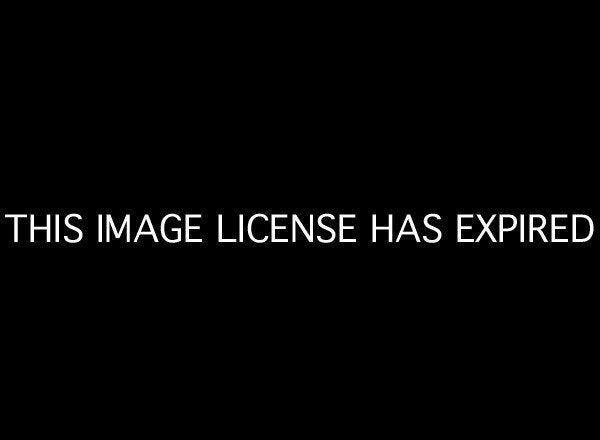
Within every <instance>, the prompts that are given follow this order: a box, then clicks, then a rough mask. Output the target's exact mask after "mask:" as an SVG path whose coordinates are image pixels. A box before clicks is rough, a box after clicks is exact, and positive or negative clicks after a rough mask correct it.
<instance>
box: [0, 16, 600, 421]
mask: <svg viewBox="0 0 600 440" xmlns="http://www.w3.org/2000/svg"><path fill="white" fill-rule="evenodd" d="M52 12H57V11H52ZM153 12H157V11H153ZM163 12H164V11H163ZM247 12H248V14H247V13H246V12H240V11H239V10H237V9H236V11H233V10H232V11H228V12H227V13H225V14H224V15H223V14H221V15H216V14H215V13H214V12H212V11H211V12H207V11H204V12H195V13H193V14H190V15H188V14H186V13H184V12H183V11H180V12H177V13H175V15H173V16H171V15H170V14H169V15H167V14H166V13H165V15H164V16H163V14H162V12H161V14H159V15H160V18H156V16H155V15H152V17H150V16H147V15H146V13H145V12H144V13H141V12H140V11H137V12H136V13H133V14H127V15H126V14H125V13H124V12H122V13H119V14H114V16H112V15H111V16H110V17H107V18H102V19H100V18H99V17H100V15H97V14H100V12H97V13H96V12H95V13H94V14H92V15H85V19H83V18H82V16H78V18H77V19H75V18H74V19H66V22H65V23H63V22H62V21H57V20H50V19H48V16H46V17H45V16H44V14H43V13H41V14H40V16H36V17H35V19H34V18H33V15H36V14H34V13H33V12H32V11H30V12H28V14H26V15H25V16H23V17H24V19H25V20H24V21H19V23H18V24H16V25H15V26H14V29H10V30H8V31H7V39H6V44H5V52H4V55H3V66H4V67H3V70H4V72H3V73H4V74H5V79H4V80H3V85H4V87H3V96H4V99H3V110H4V111H3V124H2V125H3V133H4V136H3V137H4V142H3V156H4V158H3V160H2V173H1V176H2V177H1V179H2V201H1V202H2V205H1V206H2V213H3V214H4V213H5V212H31V213H42V212H43V213H67V212H79V213H83V214H86V215H87V216H89V215H92V214H94V213H96V212H105V211H107V210H110V211H113V212H124V211H131V212H151V213H153V214H155V215H158V214H160V213H163V212H169V211H175V212H179V213H186V212H190V213H202V214H204V215H205V216H206V217H208V218H210V217H211V216H214V215H215V214H216V213H217V212H222V211H229V212H237V211H239V210H243V211H246V212H252V211H256V212H288V213H292V212H294V213H319V212H325V211H328V212H334V213H335V212H356V213H359V215H361V243H360V244H359V245H348V246H342V245H338V246H331V247H326V248H323V247H321V248H317V247H291V246H285V245H283V246H275V245H273V246H268V247H262V248H252V247H244V248H234V249H232V248H227V249H225V248H218V247H216V246H214V245H210V244H207V245H206V246H199V247H175V248H164V247H158V248H154V247H152V246H138V247H129V248H128V247H126V246H124V247H117V248H115V247H111V248H102V247H98V246H95V245H94V244H93V243H88V244H83V245H81V246H76V247H63V246H54V247H53V246H39V247H35V248H31V247H27V246H23V247H20V246H10V245H9V243H8V242H7V240H4V242H3V245H2V254H3V257H5V258H3V263H2V264H3V270H2V273H3V278H4V282H3V284H4V285H5V286H6V287H5V288H3V289H2V291H3V295H2V301H3V303H4V304H3V307H2V311H3V314H4V315H5V319H3V324H4V327H5V331H4V338H3V339H4V341H5V347H6V348H5V355H6V356H5V358H6V362H5V365H7V366H8V367H9V370H10V373H9V374H8V375H7V376H6V382H7V384H8V385H9V386H10V388H11V389H13V388H14V389H15V393H14V394H11V396H14V397H11V404H10V408H11V412H12V413H13V414H15V415H20V416H23V414H31V410H32V409H34V408H35V409H38V410H40V411H39V412H40V413H41V414H45V415H46V417H47V418H45V419H44V420H47V421H46V422H44V423H49V424H52V425H57V426H63V423H67V424H71V423H73V420H74V419H77V420H78V421H83V422H88V423H86V425H87V426H88V427H89V426H99V427H107V426H109V425H112V422H113V421H123V420H128V421H131V420H133V421H134V425H136V426H138V427H148V426H150V427H152V428H153V429H158V426H157V425H160V426H163V427H165V428H166V429H167V430H168V431H171V430H174V429H176V428H180V427H181V426H183V425H184V424H183V422H184V421H191V422H192V423H193V424H201V426H198V427H200V428H202V427H203V426H204V425H203V423H205V420H207V419H208V420H210V421H212V422H213V423H214V422H216V423H217V424H218V425H219V426H221V427H222V429H225V430H230V429H239V428H242V429H251V428H255V427H256V428H261V429H266V428H269V429H273V428H274V427H275V426H276V425H278V424H279V423H281V422H283V423H282V424H283V426H284V427H285V428H286V429H287V430H286V431H282V432H288V431H290V430H291V431H295V430H298V429H306V430H308V432H314V431H313V430H312V429H313V428H312V427H313V426H315V422H317V423H318V422H323V421H328V422H330V423H329V426H330V428H329V429H331V430H332V431H331V432H337V430H340V429H344V428H350V429H357V430H358V429H359V428H363V429H365V430H366V431H365V432H372V431H373V430H375V429H383V428H384V427H386V426H387V425H388V424H389V423H391V424H392V426H395V427H396V428H399V427H400V428H401V427H403V426H407V427H408V425H404V424H403V423H405V422H401V421H402V420H407V419H408V420H410V421H412V422H413V423H416V424H418V425H420V426H421V427H422V428H423V429H426V430H431V429H440V428H441V429H455V428H460V429H465V428H467V427H469V428H471V429H473V428H474V427H475V425H477V424H478V423H481V422H483V425H484V426H485V427H486V428H487V429H488V430H490V429H491V430H497V429H507V430H509V432H512V431H510V430H511V429H512V428H511V427H512V426H514V423H515V422H522V421H525V420H528V421H532V420H533V421H534V423H532V424H531V426H532V428H533V429H540V427H548V426H551V427H553V428H556V429H557V428H558V426H557V425H559V424H560V425H561V426H563V427H566V428H568V429H573V424H572V423H573V419H572V418H571V416H572V415H573V414H576V415H577V417H578V418H579V420H580V421H581V420H583V419H584V418H585V417H586V414H588V411H589V409H586V408H587V405H586V403H585V402H586V396H589V395H590V394H591V393H592V390H593V389H595V388H594V385H593V381H592V375H591V372H592V371H593V369H594V366H595V365H596V364H595V363H594V362H592V359H593V356H592V355H593V348H594V347H593V341H594V339H595V338H596V336H597V327H598V326H597V322H596V320H595V314H596V310H597V304H596V301H595V299H594V297H593V295H594V293H595V290H597V289H596V287H595V284H594V283H593V281H595V279H594V269H595V266H596V262H597V253H596V247H597V238H595V239H594V242H593V243H590V244H587V245H560V244H559V245H552V246H544V245H541V246H522V245H521V246H518V245H515V244H508V245H506V246H486V245H482V246H460V245H458V244H456V243H455V242H454V241H455V240H454V238H455V236H454V225H453V218H454V216H455V215H456V214H457V213H460V212H477V213H487V214H490V213H512V214H518V213H530V212H531V213H545V214H549V213H585V214H588V215H592V216H593V217H594V218H595V220H596V221H597V212H598V211H597V208H596V207H595V205H596V203H595V200H596V199H595V195H594V193H593V188H594V187H595V186H596V184H595V180H596V179H595V178H594V177H595V174H594V161H593V159H592V154H593V152H592V147H593V146H594V145H596V144H597V135H596V133H595V130H594V128H595V121H596V118H597V108H596V107H595V102H596V101H597V85H596V84H595V82H594V81H593V78H595V77H597V69H596V68H595V66H594V65H593V54H594V52H593V49H594V47H593V46H592V44H591V43H592V40H591V39H589V38H590V36H589V35H588V33H591V32H592V29H591V28H589V27H588V26H587V25H586V24H585V23H584V22H583V21H582V19H581V18H580V17H575V18H569V17H567V16H566V15H565V16H563V17H561V19H560V20H559V21H556V19H553V20H550V19H549V18H543V17H542V16H541V15H540V14H539V13H536V14H532V15H527V17H526V18H524V17H525V13H524V11H521V13H520V14H516V15H514V16H513V15H510V14H509V16H506V15H504V14H500V11H496V12H494V13H487V12H483V11H481V13H480V15H477V13H476V12H475V11H469V14H466V11H445V12H441V11H427V12H425V13H420V14H416V13H414V12H412V11H404V12H397V11H395V12H393V13H392V12H385V11H380V12H376V13H374V14H371V13H369V14H367V13H366V11H353V12H354V14H351V15H347V14H346V13H344V14H338V13H332V14H328V15H327V17H326V18H325V14H324V11H321V13H319V14H308V16H307V15H306V14H303V13H301V11H295V12H293V13H284V12H283V11H281V12H280V13H276V12H275V11H272V10H270V11H269V13H268V14H267V13H266V12H265V11H262V12H261V11H255V10H253V11H247ZM305 12H306V11H305ZM338 12H339V11H338ZM446 12H448V13H449V12H453V13H454V15H446ZM538 12H539V11H538ZM69 13H70V14H73V13H74V12H73V11H70V12H69ZM250 13H253V14H251V15H249V14H250ZM75 14H76V13H75ZM278 14H280V15H278ZM470 14H474V15H470ZM184 16H185V18H184ZM69 17H70V15H69ZM102 17H104V15H102ZM257 17H259V18H260V19H259V18H257ZM517 17H518V18H517ZM63 18H65V16H64V15H63ZM375 212H376V213H380V214H387V213H395V214H405V213H413V214H423V213H428V212H438V213H440V214H441V215H443V217H444V219H445V220H446V221H447V225H448V227H447V228H445V229H444V233H445V238H444V241H443V243H441V244H440V245H438V246H420V247H417V246H413V245H411V244H410V243H407V244H406V245H401V246H394V247H377V248H376V247H374V246H371V245H369V244H368V238H369V234H368V229H367V228H366V225H368V223H364V221H365V220H368V218H369V215H370V214H371V213H375ZM363 229H366V232H365V231H363ZM3 233H5V231H3ZM4 237H6V235H4ZM54 411H56V412H58V413H61V414H63V416H62V417H54V416H52V414H53V412H54ZM36 413H38V412H36ZM40 417H41V416H40ZM173 417H174V418H173ZM40 420H41V419H40ZM92 423H93V424H92ZM578 425H579V423H578ZM48 426H50V425H48ZM133 429H139V428H135V427H134V428H133Z"/></svg>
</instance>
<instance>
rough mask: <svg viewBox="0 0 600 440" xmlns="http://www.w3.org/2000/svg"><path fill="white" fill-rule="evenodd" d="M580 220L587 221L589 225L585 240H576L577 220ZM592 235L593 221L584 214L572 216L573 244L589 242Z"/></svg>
mask: <svg viewBox="0 0 600 440" xmlns="http://www.w3.org/2000/svg"><path fill="white" fill-rule="evenodd" d="M578 218H582V219H585V220H587V221H588V223H589V224H590V233H589V235H588V236H587V237H585V238H577V219H578ZM593 235H594V222H593V220H592V219H591V218H590V217H589V216H587V215H584V214H575V215H574V216H573V243H585V242H586V241H590V239H591V238H592V236H593Z"/></svg>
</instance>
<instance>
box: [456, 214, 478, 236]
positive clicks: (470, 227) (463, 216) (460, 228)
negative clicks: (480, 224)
mask: <svg viewBox="0 0 600 440" xmlns="http://www.w3.org/2000/svg"><path fill="white" fill-rule="evenodd" d="M463 218H473V214H458V216H457V220H458V221H457V223H456V224H457V226H458V231H457V241H458V242H459V243H473V242H474V241H475V240H473V239H472V238H462V231H463V230H466V229H469V230H471V229H473V227H472V226H463V225H462V219H463Z"/></svg>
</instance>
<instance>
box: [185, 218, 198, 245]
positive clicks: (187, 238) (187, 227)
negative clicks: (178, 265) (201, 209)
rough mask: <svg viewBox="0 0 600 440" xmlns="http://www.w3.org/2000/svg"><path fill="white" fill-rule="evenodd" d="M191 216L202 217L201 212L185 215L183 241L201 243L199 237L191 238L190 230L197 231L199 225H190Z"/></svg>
mask: <svg viewBox="0 0 600 440" xmlns="http://www.w3.org/2000/svg"><path fill="white" fill-rule="evenodd" d="M193 218H202V214H186V216H185V242H186V243H202V239H201V238H192V237H191V234H190V231H199V230H200V226H192V225H191V224H190V220H191V219H193Z"/></svg>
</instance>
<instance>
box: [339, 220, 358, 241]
mask: <svg viewBox="0 0 600 440" xmlns="http://www.w3.org/2000/svg"><path fill="white" fill-rule="evenodd" d="M355 217H356V215H354V214H340V243H356V238H344V231H345V230H346V229H352V230H354V225H352V226H344V219H347V218H355Z"/></svg>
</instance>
